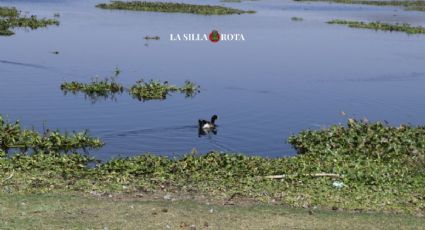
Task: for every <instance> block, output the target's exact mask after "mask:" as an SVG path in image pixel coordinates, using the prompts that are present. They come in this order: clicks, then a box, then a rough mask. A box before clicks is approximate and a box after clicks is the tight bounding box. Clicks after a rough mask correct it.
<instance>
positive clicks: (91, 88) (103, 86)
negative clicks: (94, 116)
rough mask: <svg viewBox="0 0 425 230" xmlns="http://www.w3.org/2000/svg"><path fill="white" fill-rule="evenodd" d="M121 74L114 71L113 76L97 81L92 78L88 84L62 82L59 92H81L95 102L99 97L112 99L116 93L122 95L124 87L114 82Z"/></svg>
mask: <svg viewBox="0 0 425 230" xmlns="http://www.w3.org/2000/svg"><path fill="white" fill-rule="evenodd" d="M120 73H121V70H120V69H118V68H117V69H116V70H115V76H113V77H109V78H104V79H99V78H94V79H92V81H91V82H90V83H81V82H76V81H72V82H64V83H62V84H61V86H60V88H61V90H62V91H63V92H64V93H65V94H66V93H68V92H71V93H74V94H75V93H77V92H83V93H85V94H86V95H87V96H89V97H90V98H91V99H92V100H97V99H98V98H99V97H103V98H108V97H113V95H114V94H116V93H122V92H123V91H124V90H125V89H124V87H123V86H122V85H121V84H120V83H118V82H117V81H116V79H117V77H118V75H119V74H120Z"/></svg>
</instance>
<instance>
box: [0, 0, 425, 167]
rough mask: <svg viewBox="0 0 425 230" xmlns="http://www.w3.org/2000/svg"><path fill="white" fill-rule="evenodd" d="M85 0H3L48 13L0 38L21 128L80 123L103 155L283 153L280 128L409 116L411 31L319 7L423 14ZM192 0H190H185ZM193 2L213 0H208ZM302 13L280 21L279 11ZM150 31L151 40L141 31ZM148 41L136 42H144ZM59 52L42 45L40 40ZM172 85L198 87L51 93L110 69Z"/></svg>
mask: <svg viewBox="0 0 425 230" xmlns="http://www.w3.org/2000/svg"><path fill="white" fill-rule="evenodd" d="M97 2H99V1H92V0H69V1H58V0H44V1H4V0H0V5H3V6H4V5H14V6H16V7H18V8H20V9H22V10H23V11H30V12H31V13H35V14H38V15H40V16H46V17H52V16H53V14H54V13H60V21H61V25H60V26H59V27H49V28H48V29H39V30H37V31H25V30H16V32H17V33H16V35H15V36H12V37H0V113H1V114H3V116H7V117H8V118H9V119H10V120H15V119H19V120H21V121H22V123H23V125H24V126H25V127H32V126H34V127H35V128H38V129H41V128H42V126H43V123H46V125H47V126H48V127H50V128H59V129H61V130H68V131H72V130H83V129H89V130H90V132H91V134H93V135H95V136H99V137H101V138H102V139H103V140H104V141H105V142H106V146H105V147H104V148H103V149H102V150H100V151H97V152H92V154H93V155H95V156H96V157H98V158H101V159H110V158H113V157H116V156H118V155H121V156H128V155H134V154H139V153H142V152H151V153H157V154H164V155H179V154H183V153H187V152H189V151H191V150H192V149H193V148H195V149H197V150H198V151H199V152H207V151H210V150H213V149H214V150H221V151H231V152H243V153H247V154H255V155H263V156H273V157H276V156H286V155H292V154H294V151H293V150H292V148H291V146H290V145H288V144H287V143H286V139H287V138H288V136H290V135H291V134H295V133H297V132H299V131H300V130H304V129H318V128H321V127H326V126H328V125H331V124H335V123H340V122H342V123H345V120H346V119H347V118H346V117H343V116H341V115H340V112H341V111H344V112H346V113H347V114H348V115H349V116H351V117H356V118H363V117H367V118H368V119H369V120H387V121H389V122H390V123H392V124H399V123H412V124H423V123H424V119H425V109H424V102H423V99H424V96H425V90H424V87H425V48H424V44H425V36H421V35H414V36H412V35H411V36H408V35H406V34H404V33H387V32H375V31H371V30H355V29H350V28H346V27H344V26H338V25H328V24H326V23H324V22H326V21H327V20H330V19H335V18H340V19H354V20H364V21H366V20H380V21H388V22H408V23H411V24H415V25H424V24H425V13H423V12H414V11H402V10H400V9H398V8H394V7H371V6H359V5H338V4H326V3H315V4H312V3H296V2H292V1H277V0H276V1H267V0H264V1H255V2H243V3H230V4H226V5H229V6H233V7H238V8H242V9H254V10H257V11H258V13H257V14H254V15H235V16H197V15H187V14H162V13H148V12H128V11H105V10H100V9H96V8H94V5H95V4H96V3H97ZM186 2H198V1H186ZM203 2H205V3H215V4H223V3H220V2H218V1H203ZM293 16H297V17H303V18H304V21H302V22H292V21H291V17H293ZM212 29H217V30H219V31H220V32H222V33H243V34H244V36H245V38H246V41H244V42H227V43H225V42H219V43H218V44H212V43H210V42H172V41H169V36H170V33H174V34H175V33H208V32H210V31H211V30H212ZM146 35H159V36H160V37H161V40H159V41H145V40H144V39H143V37H144V36H146ZM145 43H148V46H146V45H145ZM56 50H57V51H59V52H60V54H59V55H54V54H52V53H51V52H52V51H56ZM116 66H118V67H119V68H120V69H121V70H122V75H120V77H119V81H120V82H122V83H124V84H125V85H130V84H132V83H134V82H135V81H136V80H138V79H140V78H145V79H150V78H154V79H161V80H168V81H169V82H171V83H174V84H182V83H183V82H184V80H187V79H189V80H193V81H195V82H196V83H198V84H200V85H201V87H202V92H201V93H200V94H199V95H197V96H196V97H194V98H192V99H186V98H184V96H181V95H172V96H170V97H169V98H168V99H167V100H165V101H149V102H139V101H137V100H134V99H132V98H131V97H129V96H128V95H125V94H124V95H121V96H117V98H115V100H106V101H105V100H100V101H98V102H96V103H92V102H91V101H90V100H85V98H84V96H83V95H77V96H73V95H67V96H64V95H63V93H62V92H61V91H60V89H59V85H60V84H61V83H62V82H63V81H65V80H67V81H72V80H77V81H89V80H90V78H92V77H94V76H96V75H99V76H102V77H103V76H105V77H106V76H110V75H112V74H113V70H114V69H115V67H116ZM214 113H216V114H218V115H219V120H218V124H219V125H220V127H219V129H218V134H217V135H213V136H210V137H203V138H199V137H198V133H197V128H196V123H197V119H198V118H209V117H210V116H211V115H212V114H214Z"/></svg>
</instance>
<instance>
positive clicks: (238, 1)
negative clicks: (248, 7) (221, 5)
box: [220, 0, 242, 3]
mask: <svg viewBox="0 0 425 230" xmlns="http://www.w3.org/2000/svg"><path fill="white" fill-rule="evenodd" d="M220 2H237V3H241V2H242V0H220Z"/></svg>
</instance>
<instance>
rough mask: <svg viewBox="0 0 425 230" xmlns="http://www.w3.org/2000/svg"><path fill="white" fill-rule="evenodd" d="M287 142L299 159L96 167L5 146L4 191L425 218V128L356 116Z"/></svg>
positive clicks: (188, 158) (1, 161)
mask: <svg viewBox="0 0 425 230" xmlns="http://www.w3.org/2000/svg"><path fill="white" fill-rule="evenodd" d="M9 125H10V124H9ZM5 126H7V123H6V122H4V123H3V127H5ZM5 130H8V129H4V128H2V129H1V130H0V132H1V135H2V136H1V138H2V140H5V139H7V138H9V136H10V134H9V132H6V131H5ZM289 142H290V143H291V144H292V145H293V146H294V147H295V148H296V149H297V150H298V151H299V154H298V155H297V156H294V157H282V158H264V157H255V156H246V155H241V154H227V153H218V152H211V153H208V154H205V155H198V154H195V153H192V154H188V155H185V156H183V157H180V158H173V159H170V158H167V157H161V156H155V155H149V154H144V155H140V156H135V157H130V158H122V159H115V160H111V161H108V162H104V163H99V162H97V165H96V166H94V167H88V165H92V166H93V164H94V163H96V161H94V159H91V158H90V157H88V156H86V155H82V154H77V153H73V154H60V153H55V152H48V153H46V152H43V151H35V152H34V153H33V154H23V153H21V154H14V155H13V156H9V157H6V153H5V149H4V148H3V147H2V149H0V155H2V157H0V193H3V194H22V193H46V192H50V193H51V192H69V191H77V192H93V191H94V192H97V193H105V192H106V193H124V194H132V193H137V192H141V191H142V192H148V193H149V192H151V193H155V192H163V191H166V192H169V193H196V194H203V195H206V196H210V197H216V198H222V199H228V200H231V199H233V198H235V197H237V198H240V197H242V198H249V199H253V200H258V201H265V202H270V201H274V202H276V203H282V204H287V205H290V206H295V207H304V208H313V207H318V208H325V209H334V210H340V209H347V210H357V211H370V210H374V211H388V212H397V213H398V212H401V213H413V214H418V215H423V214H425V128H424V127H411V126H400V127H391V126H388V125H385V124H382V123H371V124H369V123H365V122H359V121H355V120H349V123H348V125H347V126H342V125H336V126H332V127H330V128H328V129H324V130H318V131H304V132H301V133H300V134H298V135H295V136H292V137H291V138H289ZM51 145H52V146H53V147H51V148H50V149H52V148H54V146H57V144H56V143H51ZM1 152H2V153H1Z"/></svg>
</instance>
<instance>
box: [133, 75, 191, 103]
mask: <svg viewBox="0 0 425 230" xmlns="http://www.w3.org/2000/svg"><path fill="white" fill-rule="evenodd" d="M129 91H130V94H131V95H132V96H133V97H135V98H137V99H139V100H141V101H146V100H154V99H159V100H163V99H166V98H167V96H168V95H169V93H170V92H181V93H184V94H185V95H186V97H191V96H194V95H195V94H197V93H199V86H198V85H196V84H195V83H193V82H191V81H186V82H185V83H184V85H183V86H182V87H177V86H175V85H170V84H168V81H164V82H161V81H155V80H150V81H148V82H145V81H143V80H140V81H138V82H137V83H136V84H135V85H133V86H132V87H131V88H130V90H129Z"/></svg>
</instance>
